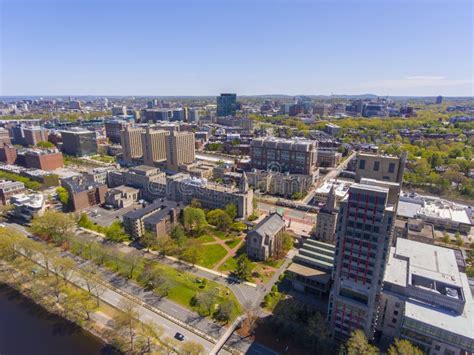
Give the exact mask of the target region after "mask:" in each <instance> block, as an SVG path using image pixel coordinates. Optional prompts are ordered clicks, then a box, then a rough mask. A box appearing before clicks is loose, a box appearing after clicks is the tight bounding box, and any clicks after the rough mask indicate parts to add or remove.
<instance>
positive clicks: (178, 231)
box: [170, 224, 188, 248]
mask: <svg viewBox="0 0 474 355" xmlns="http://www.w3.org/2000/svg"><path fill="white" fill-rule="evenodd" d="M170 237H171V239H173V240H174V241H175V242H176V244H177V245H178V247H180V248H181V247H183V245H185V243H186V241H187V240H188V238H187V237H186V233H185V232H184V229H183V227H181V225H180V224H177V225H175V226H174V227H173V228H172V229H171V232H170Z"/></svg>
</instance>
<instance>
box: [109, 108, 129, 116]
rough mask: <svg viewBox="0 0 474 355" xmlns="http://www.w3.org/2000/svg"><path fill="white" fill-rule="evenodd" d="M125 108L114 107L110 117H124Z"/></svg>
mask: <svg viewBox="0 0 474 355" xmlns="http://www.w3.org/2000/svg"><path fill="white" fill-rule="evenodd" d="M126 115H127V106H114V107H112V116H126Z"/></svg>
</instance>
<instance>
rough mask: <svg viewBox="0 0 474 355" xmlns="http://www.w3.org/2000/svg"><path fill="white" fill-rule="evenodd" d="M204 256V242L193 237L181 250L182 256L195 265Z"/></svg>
mask: <svg viewBox="0 0 474 355" xmlns="http://www.w3.org/2000/svg"><path fill="white" fill-rule="evenodd" d="M201 256H202V244H200V243H199V242H198V241H196V240H194V239H191V240H188V242H187V243H186V245H185V247H184V248H183V250H182V251H181V254H180V258H181V259H182V260H184V261H186V262H188V263H190V264H192V265H193V266H194V265H196V264H197V263H198V261H199V260H200V259H201Z"/></svg>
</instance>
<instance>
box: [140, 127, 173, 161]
mask: <svg viewBox="0 0 474 355" xmlns="http://www.w3.org/2000/svg"><path fill="white" fill-rule="evenodd" d="M141 135H142V138H141V139H142V150H143V164H145V165H148V166H154V165H155V163H160V162H163V161H166V140H167V138H168V136H169V135H170V132H169V131H165V130H162V129H160V130H154V129H151V128H149V127H148V128H147V129H146V131H145V132H143V133H142V134H141Z"/></svg>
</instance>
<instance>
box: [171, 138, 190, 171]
mask: <svg viewBox="0 0 474 355" xmlns="http://www.w3.org/2000/svg"><path fill="white" fill-rule="evenodd" d="M195 159H196V153H195V141H194V133H192V132H177V131H172V132H171V133H170V135H169V136H168V137H167V140H166V167H167V169H169V170H173V171H178V169H179V166H180V165H183V164H191V163H193V162H194V160H195Z"/></svg>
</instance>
